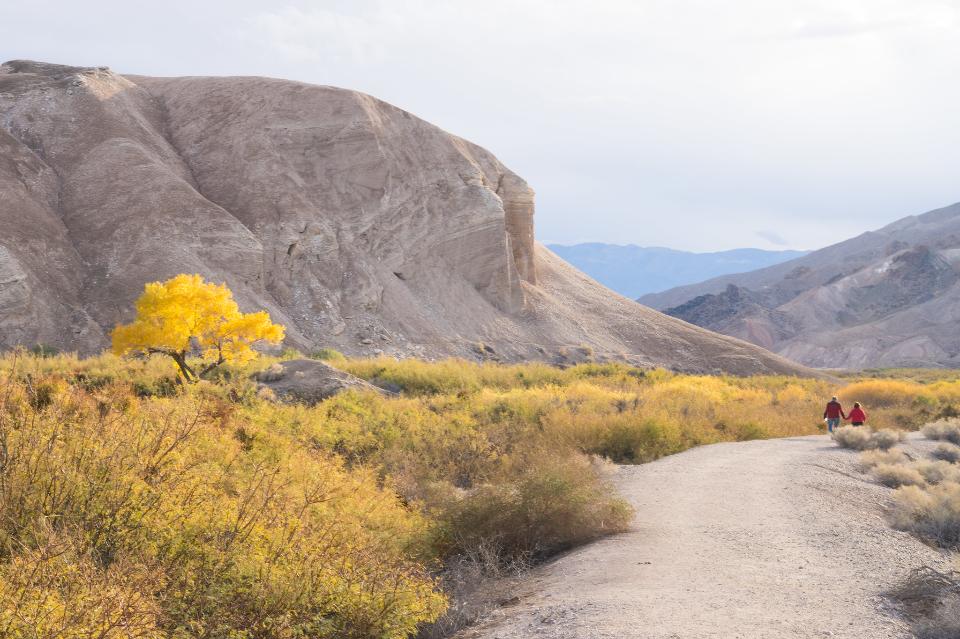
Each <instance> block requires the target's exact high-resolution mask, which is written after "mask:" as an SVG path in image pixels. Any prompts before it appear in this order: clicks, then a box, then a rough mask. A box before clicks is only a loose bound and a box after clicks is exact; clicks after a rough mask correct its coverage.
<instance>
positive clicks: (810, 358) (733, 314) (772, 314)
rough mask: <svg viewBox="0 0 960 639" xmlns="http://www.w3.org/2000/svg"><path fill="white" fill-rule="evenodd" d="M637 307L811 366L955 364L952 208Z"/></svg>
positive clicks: (958, 296) (959, 268)
mask: <svg viewBox="0 0 960 639" xmlns="http://www.w3.org/2000/svg"><path fill="white" fill-rule="evenodd" d="M640 301H641V302H642V303H644V304H648V305H650V306H652V307H654V308H660V309H665V310H666V312H667V313H669V314H671V315H674V316H676V317H680V318H683V319H685V320H687V321H690V322H692V323H694V324H697V325H699V326H704V327H708V328H711V329H713V330H717V331H721V332H723V333H725V334H727V335H733V336H737V337H740V338H742V339H746V340H748V341H751V342H753V343H755V344H759V345H761V346H764V347H765V348H769V349H771V350H773V351H775V352H777V353H780V354H782V355H784V356H785V357H789V358H790V359H793V360H796V361H798V362H802V363H804V364H808V365H811V366H820V367H840V368H862V367H872V366H960V330H958V329H960V204H954V205H952V206H948V207H946V208H942V209H938V210H936V211H930V212H929V213H925V214H923V215H917V216H910V217H907V218H904V219H902V220H899V221H897V222H894V223H893V224H890V225H888V226H885V227H883V228H881V229H879V230H877V231H872V232H869V233H864V234H863V235H860V236H858V237H855V238H853V239H850V240H847V241H845V242H841V243H839V244H834V245H832V246H829V247H827V248H824V249H821V250H819V251H814V252H813V253H810V254H809V255H806V256H804V257H801V258H799V259H795V260H791V261H789V262H784V263H783V264H778V265H776V266H772V267H769V268H765V269H761V270H758V271H753V272H751V273H744V274H741V275H730V276H724V277H719V278H715V279H712V280H709V281H707V282H702V283H700V284H695V285H692V286H683V287H679V288H675V289H672V290H669V291H665V292H663V293H657V294H652V295H647V296H644V297H643V298H641V299H640Z"/></svg>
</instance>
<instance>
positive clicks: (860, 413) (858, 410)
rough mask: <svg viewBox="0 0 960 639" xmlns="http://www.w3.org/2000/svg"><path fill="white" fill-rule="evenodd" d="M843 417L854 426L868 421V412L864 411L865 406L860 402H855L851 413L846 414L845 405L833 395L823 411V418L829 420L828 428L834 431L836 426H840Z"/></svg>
mask: <svg viewBox="0 0 960 639" xmlns="http://www.w3.org/2000/svg"><path fill="white" fill-rule="evenodd" d="M841 417H842V418H843V419H846V420H848V421H849V422H850V423H851V424H853V425H854V426H863V424H864V422H866V421H867V414H866V412H864V410H863V407H862V406H860V402H854V403H853V409H851V410H850V414H849V415H845V414H844V412H843V406H841V405H840V402H838V401H837V398H836V397H833V398H831V399H830V401H829V402H827V409H826V410H825V411H823V418H824V419H825V420H827V430H829V431H830V432H831V433H832V432H833V429H834V428H839V427H840V418H841Z"/></svg>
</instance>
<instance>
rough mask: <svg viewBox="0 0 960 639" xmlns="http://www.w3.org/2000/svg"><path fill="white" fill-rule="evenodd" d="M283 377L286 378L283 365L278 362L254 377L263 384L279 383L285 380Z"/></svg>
mask: <svg viewBox="0 0 960 639" xmlns="http://www.w3.org/2000/svg"><path fill="white" fill-rule="evenodd" d="M283 376H284V370H283V364H280V363H277V362H275V363H273V364H270V366H268V367H267V368H265V369H263V370H262V371H259V372H258V373H256V374H255V375H254V377H255V378H256V380H257V381H258V382H263V383H267V382H276V381H279V380H281V379H283Z"/></svg>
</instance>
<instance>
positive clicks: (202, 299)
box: [111, 274, 284, 380]
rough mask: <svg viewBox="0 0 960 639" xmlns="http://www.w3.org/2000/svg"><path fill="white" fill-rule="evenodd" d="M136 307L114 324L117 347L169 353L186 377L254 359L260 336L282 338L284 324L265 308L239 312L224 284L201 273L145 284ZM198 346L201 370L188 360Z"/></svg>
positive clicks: (126, 350) (122, 352)
mask: <svg viewBox="0 0 960 639" xmlns="http://www.w3.org/2000/svg"><path fill="white" fill-rule="evenodd" d="M136 310H137V317H136V319H134V321H133V322H131V323H130V324H123V325H119V326H117V327H116V328H115V329H114V330H113V333H112V334H111V337H112V340H113V352H114V353H116V354H117V355H126V354H127V353H131V352H138V353H145V354H148V355H149V354H153V353H161V354H164V355H169V356H170V357H172V358H173V359H174V361H175V362H176V363H177V365H178V366H179V367H180V371H181V373H182V374H183V375H184V377H185V378H187V379H188V380H192V379H196V378H198V377H204V376H205V375H206V374H207V373H209V372H210V371H212V370H213V369H215V368H216V367H217V366H219V365H220V364H223V363H224V362H235V363H237V364H243V363H246V362H248V361H250V360H252V359H254V358H255V357H256V356H257V353H256V351H255V350H253V348H252V346H253V345H254V344H255V343H257V342H260V341H264V342H270V343H274V344H278V343H280V342H281V341H282V340H283V334H284V328H283V326H281V325H279V324H274V323H272V322H271V321H270V315H269V314H268V313H267V312H266V311H260V312H257V313H241V312H240V308H239V307H238V306H237V303H236V302H235V301H234V300H233V294H232V293H231V292H230V289H228V288H227V286H226V285H225V284H219V285H218V284H212V283H209V282H205V281H204V280H203V278H202V277H201V276H199V275H186V274H181V275H177V276H176V277H173V278H171V279H169V280H167V281H166V282H151V283H149V284H147V285H146V286H145V287H144V292H143V295H141V296H140V298H139V299H138V300H137V302H136ZM194 351H195V352H196V354H197V355H199V357H200V358H201V359H202V361H203V368H202V369H201V370H200V372H199V373H197V372H195V371H194V370H193V367H191V366H190V365H189V364H188V363H187V356H188V355H190V354H192V353H193V352H194Z"/></svg>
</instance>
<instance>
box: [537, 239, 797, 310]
mask: <svg viewBox="0 0 960 639" xmlns="http://www.w3.org/2000/svg"><path fill="white" fill-rule="evenodd" d="M548 247H549V248H550V250H551V251H553V252H554V253H556V254H557V255H559V256H560V257H562V258H563V259H565V260H566V261H567V262H569V263H570V264H572V265H574V266H575V267H577V268H578V269H580V270H581V271H583V272H584V273H586V274H587V275H589V276H590V277H592V278H593V279H595V280H597V281H598V282H600V283H601V284H603V285H604V286H606V287H607V288H610V289H613V290H614V291H616V292H618V293H620V294H621V295H623V296H625V297H629V298H632V299H633V298H638V297H640V296H642V295H646V294H648V293H658V292H660V291H666V290H668V289H670V288H673V287H676V286H683V285H684V284H693V283H695V282H702V281H704V280H708V279H711V278H714V277H719V276H721V275H728V274H731V273H745V272H747V271H754V270H756V269H759V268H764V267H766V266H772V265H774V264H780V263H781V262H786V261H787V260H792V259H794V258H797V257H802V256H804V255H806V254H807V253H808V251H764V250H762V249H754V248H743V249H734V250H732V251H719V252H716V253H691V252H688V251H676V250H674V249H669V248H662V247H658V246H649V247H648V246H635V245H633V244H628V245H625V246H624V245H620V244H604V243H601V242H588V243H584V244H573V245H570V246H564V245H562V244H549V245H548Z"/></svg>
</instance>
